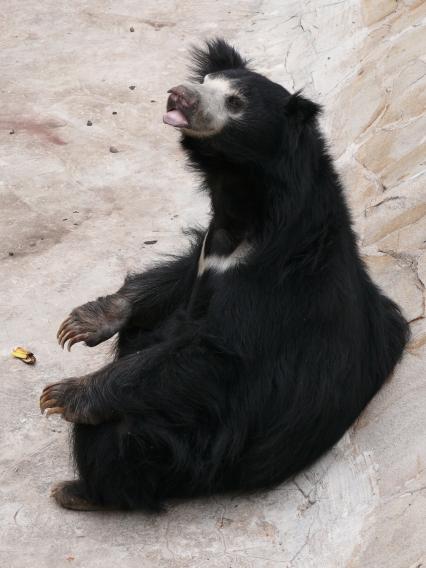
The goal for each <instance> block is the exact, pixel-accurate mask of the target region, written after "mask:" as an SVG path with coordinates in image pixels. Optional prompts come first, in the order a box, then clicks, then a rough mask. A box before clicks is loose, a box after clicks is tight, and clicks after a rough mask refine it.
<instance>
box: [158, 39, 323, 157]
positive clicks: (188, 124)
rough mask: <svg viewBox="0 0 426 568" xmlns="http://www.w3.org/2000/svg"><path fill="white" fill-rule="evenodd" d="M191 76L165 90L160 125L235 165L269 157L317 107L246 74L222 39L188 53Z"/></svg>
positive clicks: (243, 64) (308, 120)
mask: <svg viewBox="0 0 426 568" xmlns="http://www.w3.org/2000/svg"><path fill="white" fill-rule="evenodd" d="M192 58H193V62H194V65H193V75H192V77H191V79H190V80H189V81H185V82H184V83H182V84H180V85H178V86H177V87H173V88H171V89H170V90H169V91H168V92H169V93H170V96H169V98H168V101H167V112H166V114H165V115H164V117H163V121H164V122H165V123H166V124H169V125H171V126H174V127H175V128H178V129H180V130H181V132H182V134H183V136H184V138H190V139H193V140H194V141H195V139H197V140H200V142H201V140H202V141H203V144H202V145H203V148H204V149H205V150H206V151H208V148H210V149H212V150H213V149H215V150H219V151H220V150H222V151H223V152H226V154H227V155H228V156H232V155H235V157H238V158H239V159H244V157H246V158H248V159H249V157H250V156H254V155H255V156H257V157H259V156H261V155H265V154H268V155H272V154H273V153H275V151H279V149H280V148H282V146H283V143H285V142H287V143H288V141H289V137H290V139H291V138H294V137H296V136H297V135H298V133H300V131H301V130H302V129H303V127H304V126H305V125H309V124H312V123H313V122H314V120H315V116H316V115H317V113H318V111H319V106H318V105H316V104H315V103H313V102H311V101H309V100H308V99H305V98H304V97H302V96H301V95H300V94H299V93H295V94H293V95H292V94H290V93H289V92H288V91H287V90H286V89H284V87H282V86H281V85H279V84H277V83H274V82H273V81H270V80H269V79H267V78H266V77H264V76H263V75H260V74H259V73H256V72H254V71H252V70H251V69H250V67H249V65H248V62H247V61H246V60H245V59H243V57H242V56H241V55H240V54H239V53H238V52H237V51H236V50H235V49H234V48H233V47H232V46H230V45H229V44H228V43H226V42H225V41H224V40H223V39H215V40H211V41H208V42H207V43H206V46H205V48H204V49H199V48H196V49H194V50H193V51H192Z"/></svg>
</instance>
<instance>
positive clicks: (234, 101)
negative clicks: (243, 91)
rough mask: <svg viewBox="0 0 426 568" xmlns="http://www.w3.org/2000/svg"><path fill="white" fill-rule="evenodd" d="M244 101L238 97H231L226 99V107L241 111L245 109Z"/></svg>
mask: <svg viewBox="0 0 426 568" xmlns="http://www.w3.org/2000/svg"><path fill="white" fill-rule="evenodd" d="M243 104H244V103H243V100H242V99H241V98H240V97H238V96H237V95H229V96H228V97H226V106H227V107H228V108H229V109H230V110H233V111H237V110H240V109H241V108H242V107H243Z"/></svg>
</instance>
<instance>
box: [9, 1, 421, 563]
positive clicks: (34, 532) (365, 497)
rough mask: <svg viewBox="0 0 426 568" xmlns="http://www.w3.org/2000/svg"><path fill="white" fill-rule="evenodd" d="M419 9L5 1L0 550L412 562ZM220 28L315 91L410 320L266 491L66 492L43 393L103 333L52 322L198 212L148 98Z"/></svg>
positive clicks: (190, 181) (370, 259)
mask: <svg viewBox="0 0 426 568" xmlns="http://www.w3.org/2000/svg"><path fill="white" fill-rule="evenodd" d="M425 15H426V5H425V3H424V2H422V1H421V0H399V1H397V0H374V1H373V0H346V1H345V0H340V1H338V0H335V1H333V0H288V1H287V0H286V1H285V2H284V1H280V0H264V1H260V0H246V1H241V2H232V1H230V0H229V1H226V0H218V1H217V2H211V1H207V0H197V1H196V2H195V1H192V2H191V1H189V0H181V1H169V2H166V1H165V0H156V1H154V0H145V1H144V2H141V1H140V0H137V1H136V0H120V1H118V0H92V1H91V2H89V1H87V0H86V1H85V0H75V1H73V2H65V1H64V0H59V1H58V0H55V1H53V0H43V2H35V1H33V0H20V1H19V2H16V0H2V2H1V13H0V77H1V79H0V91H1V107H0V164H1V174H0V257H1V279H0V310H1V316H0V317H1V324H0V327H1V329H0V365H1V375H0V392H1V398H0V405H1V417H0V420H1V430H0V436H1V450H0V475H1V484H0V566H2V567H5V568H6V567H7V568H29V567H31V568H32V567H34V568H50V567H51V568H62V567H71V566H72V567H75V568H77V567H78V568H98V567H99V568H110V567H115V566H123V567H125V568H133V567H141V566H142V567H144V568H145V567H151V566H152V567H156V568H160V567H173V568H175V567H176V568H180V567H182V568H183V567H185V568H200V567H212V568H214V567H221V568H225V567H233V568H237V567H239V568H248V567H255V568H257V567H259V568H273V567H275V566H283V567H288V568H319V567H321V568H323V567H324V568H342V567H345V568H346V567H350V568H379V567H386V568H420V567H421V566H424V565H425V562H426V556H425V549H426V545H425V542H426V499H425V485H426V473H425V462H426V448H425V443H426V442H425V431H426V429H425V425H426V424H425V422H426V418H425V416H426V414H425V411H424V406H425V390H426V385H425V361H426V355H425V343H426V326H425V319H424V315H425V307H424V306H425V305H424V285H425V283H426V262H425V261H426V253H425V252H424V247H425V239H426V235H425V232H426V227H425V225H426V223H425V218H424V216H425V212H426V200H425V175H424V165H425V147H424V135H425V131H426V129H425V125H426V124H425V123H426V117H425V115H424V109H425V92H426V89H425V87H426V81H425V69H426V60H425V58H424V53H425V41H426V30H425ZM131 27H132V28H133V29H134V31H133V32H132V31H130V28H131ZM216 34H221V35H223V36H225V37H226V38H228V39H229V40H231V41H232V42H233V43H235V44H236V45H237V46H239V47H240V48H241V50H242V51H243V53H244V54H246V55H248V56H249V57H251V58H252V59H253V60H254V61H255V62H256V65H257V67H258V69H259V70H260V71H262V72H264V73H266V74H267V75H268V76H269V77H271V78H272V79H274V80H277V81H280V82H282V83H283V84H284V85H285V86H286V87H287V88H289V89H290V90H293V89H297V88H300V87H304V88H305V93H306V94H307V95H309V96H312V97H313V98H314V99H315V100H317V101H319V102H321V103H322V104H323V105H324V107H325V112H324V116H323V126H324V129H325V131H326V133H327V135H328V137H329V139H330V141H331V144H332V149H333V152H334V155H335V157H336V159H337V166H338V168H339V170H340V171H341V173H342V176H343V178H344V180H345V183H346V188H347V195H348V199H349V201H350V204H351V207H352V210H353V216H354V221H355V227H356V230H357V232H358V234H359V243H360V246H361V248H362V253H363V255H364V258H365V260H366V262H367V264H368V266H369V267H370V270H371V272H372V274H373V277H374V278H375V280H376V281H377V282H378V283H379V284H380V285H381V286H382V287H383V288H384V289H385V290H386V291H387V292H388V293H389V295H390V296H392V297H393V298H394V299H395V300H397V301H398V302H399V303H400V304H401V306H402V308H403V310H404V313H405V314H406V316H407V318H408V319H409V320H410V322H411V328H412V334H413V335H412V340H411V343H410V346H409V348H408V350H407V353H406V355H405V358H404V360H403V362H402V364H401V365H400V366H399V367H398V369H397V371H396V372H395V374H394V377H393V378H392V380H391V381H390V382H389V383H388V384H387V385H386V386H385V388H384V389H383V390H382V391H381V392H380V394H379V395H378V396H377V397H376V398H375V400H373V402H372V403H371V404H370V405H369V407H368V409H367V410H366V411H365V412H364V413H363V415H362V416H361V417H360V418H359V420H358V421H357V423H356V424H355V425H354V427H353V428H352V429H351V430H350V432H348V433H347V435H346V436H345V437H344V438H343V439H342V440H341V441H340V442H339V443H338V444H337V446H336V447H335V448H333V450H332V451H330V452H329V453H328V454H327V455H326V456H325V457H324V458H323V459H322V460H320V461H319V462H318V463H316V464H315V465H314V466H313V467H312V468H310V469H309V470H308V471H305V472H303V473H302V474H300V475H299V476H297V478H295V479H294V480H291V481H289V482H288V483H285V484H283V485H282V486H281V487H279V488H278V489H276V490H275V491H271V492H268V493H264V494H260V495H256V496H250V497H245V498H223V497H217V498H212V499H207V500H199V501H193V502H186V503H173V504H171V506H170V509H169V511H168V513H166V514H163V515H153V516H147V515H144V514H141V513H110V514H101V513H75V512H70V511H64V510H61V509H59V508H57V507H56V506H55V504H54V503H53V502H52V501H51V500H50V499H49V487H50V486H51V484H52V483H53V482H55V481H58V480H62V479H67V478H70V477H71V476H72V467H71V464H70V460H69V454H68V425H67V424H66V423H65V422H63V421H61V419H59V418H57V417H52V418H50V419H46V418H44V417H41V416H40V414H39V411H38V397H39V394H40V391H41V389H42V387H43V385H44V384H45V383H47V382H51V381H53V380H56V379H61V378H62V377H66V376H72V375H77V374H83V373H86V372H87V371H88V370H90V369H95V368H97V367H98V366H99V365H101V364H102V363H103V362H105V361H106V360H107V358H108V351H109V346H108V345H104V346H102V347H99V348H96V349H94V350H90V349H88V348H86V347H84V346H76V347H75V348H74V350H73V352H72V353H71V354H68V353H63V352H62V351H61V350H60V349H59V347H58V346H57V344H56V341H55V333H56V329H57V327H58V324H59V323H60V321H61V320H62V319H63V318H64V316H65V315H66V314H67V313H68V312H69V311H70V309H72V308H73V307H75V306H76V305H78V304H80V303H83V302H85V301H87V300H89V299H93V298H95V297H96V296H98V295H100V294H105V293H108V292H111V291H113V290H115V289H116V288H117V287H118V286H119V285H120V283H121V282H122V280H123V277H124V275H125V273H126V271H128V270H129V269H140V268H141V267H143V266H144V265H146V263H148V262H149V261H150V260H152V259H153V258H154V257H156V256H157V254H158V253H159V252H160V251H170V250H172V249H173V250H174V249H176V248H178V247H179V246H181V244H182V242H183V237H182V236H181V229H182V227H184V226H185V225H187V224H188V223H193V222H194V221H199V222H201V223H202V222H203V221H205V219H206V215H207V209H208V207H207V203H206V202H205V198H204V197H203V196H201V195H200V194H198V193H197V192H196V191H195V188H196V180H195V179H194V177H193V176H192V175H191V174H190V173H189V172H188V171H185V169H184V165H183V159H182V158H183V156H182V154H181V152H180V150H179V148H178V145H177V134H176V133H175V132H174V131H173V130H172V129H170V128H167V127H166V126H164V125H163V124H162V120H161V117H162V111H163V108H164V105H165V100H166V90H167V89H168V88H169V87H170V86H172V85H174V84H176V83H177V82H179V81H180V80H181V79H182V78H183V77H184V75H185V53H186V50H187V47H188V46H189V45H190V43H191V42H196V43H198V42H199V41H200V40H201V39H202V38H205V37H211V36H214V35H216ZM131 86H134V87H135V88H134V89H131V88H130V87H131ZM115 113H116V114H115ZM88 121H91V123H92V125H91V126H90V125H88ZM422 144H423V145H422ZM111 146H113V147H115V148H116V149H117V150H118V152H115V153H113V152H111V151H110V147H111ZM146 241H155V242H154V243H153V244H147V243H146ZM16 345H22V346H24V347H27V348H30V349H31V350H32V351H33V352H34V353H35V354H36V356H37V364H36V365H35V366H34V367H29V366H26V365H24V364H23V363H22V362H20V361H18V360H16V359H12V358H11V356H10V351H11V349H12V348H13V347H15V346H16Z"/></svg>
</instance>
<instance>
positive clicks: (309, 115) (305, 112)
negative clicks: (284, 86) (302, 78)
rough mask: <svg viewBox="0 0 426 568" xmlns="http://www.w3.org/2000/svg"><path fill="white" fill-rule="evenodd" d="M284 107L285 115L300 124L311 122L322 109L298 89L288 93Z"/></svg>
mask: <svg viewBox="0 0 426 568" xmlns="http://www.w3.org/2000/svg"><path fill="white" fill-rule="evenodd" d="M285 109H286V113H287V116H288V117H289V118H291V119H293V120H294V121H295V122H296V123H299V124H301V125H303V124H310V123H312V122H313V121H314V120H315V119H316V118H317V116H318V115H319V114H320V113H321V110H322V109H321V106H320V105H318V104H317V103H314V102H313V101H310V100H309V99H306V98H305V97H303V96H302V95H301V94H300V91H296V92H295V93H294V94H293V95H290V97H289V98H288V100H287V104H286V107H285Z"/></svg>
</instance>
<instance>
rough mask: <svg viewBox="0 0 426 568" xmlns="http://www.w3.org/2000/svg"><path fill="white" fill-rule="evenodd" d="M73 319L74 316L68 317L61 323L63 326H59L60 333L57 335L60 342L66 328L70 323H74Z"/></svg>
mask: <svg viewBox="0 0 426 568" xmlns="http://www.w3.org/2000/svg"><path fill="white" fill-rule="evenodd" d="M72 319H73V318H72V316H71V315H69V316H68V317H67V318H65V319H64V321H63V322H62V323H61V325H60V326H59V329H58V332H57V334H56V337H57V338H58V340H59V337H60V335H62V332H63V330H64V328H65V327H66V326H67V325H68V324H69V323H71V322H72Z"/></svg>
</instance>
